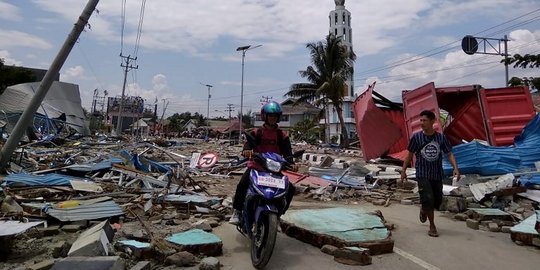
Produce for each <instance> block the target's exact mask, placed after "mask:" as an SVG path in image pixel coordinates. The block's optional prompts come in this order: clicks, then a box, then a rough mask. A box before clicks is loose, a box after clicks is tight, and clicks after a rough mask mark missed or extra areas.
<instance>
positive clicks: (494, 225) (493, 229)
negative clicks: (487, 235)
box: [488, 222, 501, 232]
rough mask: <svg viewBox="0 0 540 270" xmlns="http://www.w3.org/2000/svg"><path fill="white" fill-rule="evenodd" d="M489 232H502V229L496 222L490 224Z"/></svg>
mask: <svg viewBox="0 0 540 270" xmlns="http://www.w3.org/2000/svg"><path fill="white" fill-rule="evenodd" d="M488 228H489V231H491V232H500V231H501V228H500V227H499V224H497V223H495V222H491V223H489V224H488Z"/></svg>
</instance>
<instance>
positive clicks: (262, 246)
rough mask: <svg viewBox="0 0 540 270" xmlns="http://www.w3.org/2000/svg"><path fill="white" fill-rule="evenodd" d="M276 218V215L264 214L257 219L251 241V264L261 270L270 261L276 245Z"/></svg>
mask: <svg viewBox="0 0 540 270" xmlns="http://www.w3.org/2000/svg"><path fill="white" fill-rule="evenodd" d="M277 227H278V217H277V214H276V213H271V212H265V213H263V214H262V216H261V217H260V218H259V222H258V223H257V225H256V228H255V232H254V234H253V237H252V239H251V263H252V264H253V266H254V267H255V268H257V269H262V268H264V267H265V266H266V264H268V261H270V257H272V252H273V251H274V245H275V243H276V235H277Z"/></svg>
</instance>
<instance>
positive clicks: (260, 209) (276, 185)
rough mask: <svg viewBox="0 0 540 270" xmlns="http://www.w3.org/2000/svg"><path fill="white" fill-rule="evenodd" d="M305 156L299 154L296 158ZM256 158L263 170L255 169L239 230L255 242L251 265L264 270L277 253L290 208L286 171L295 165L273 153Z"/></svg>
mask: <svg viewBox="0 0 540 270" xmlns="http://www.w3.org/2000/svg"><path fill="white" fill-rule="evenodd" d="M248 141H249V137H248ZM302 153H303V151H301V152H297V153H295V154H294V155H293V157H298V156H301V155H302ZM252 158H253V161H255V162H256V163H257V164H259V165H260V167H262V168H263V170H256V169H252V170H251V173H250V185H249V188H248V192H247V196H246V200H245V203H244V208H243V211H242V216H241V217H240V223H239V225H238V226H237V227H236V228H237V229H238V231H240V233H242V234H243V235H244V236H247V237H248V238H249V239H250V240H251V263H252V264H253V266H254V267H255V268H257V269H262V268H264V267H265V266H266V264H267V263H268V261H269V260H270V257H271V256H272V252H273V251H274V245H275V243H276V235H277V231H278V225H279V216H281V215H282V214H283V212H284V210H285V209H286V206H287V201H286V196H285V195H286V194H287V189H288V188H289V185H290V184H289V179H288V177H287V176H285V175H283V174H282V170H284V169H286V168H287V167H288V166H289V165H291V164H290V163H289V162H287V160H285V158H283V157H282V156H281V155H279V154H277V153H271V152H268V153H254V154H253V156H252Z"/></svg>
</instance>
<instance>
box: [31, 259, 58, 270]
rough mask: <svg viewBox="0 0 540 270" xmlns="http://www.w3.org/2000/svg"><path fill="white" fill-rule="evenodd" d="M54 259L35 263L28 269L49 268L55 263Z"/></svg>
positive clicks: (46, 269) (45, 269) (43, 269)
mask: <svg viewBox="0 0 540 270" xmlns="http://www.w3.org/2000/svg"><path fill="white" fill-rule="evenodd" d="M54 263H55V261H54V260H45V261H42V262H39V263H36V264H33V265H30V266H28V268H27V269H28V270H49V269H51V267H52V266H53V265H54Z"/></svg>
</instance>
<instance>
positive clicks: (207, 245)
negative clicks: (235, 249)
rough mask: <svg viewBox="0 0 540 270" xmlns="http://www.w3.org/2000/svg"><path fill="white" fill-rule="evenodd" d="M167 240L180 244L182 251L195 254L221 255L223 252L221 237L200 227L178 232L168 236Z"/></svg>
mask: <svg viewBox="0 0 540 270" xmlns="http://www.w3.org/2000/svg"><path fill="white" fill-rule="evenodd" d="M166 240H167V241H169V242H171V243H173V244H175V245H177V246H179V247H180V249H181V250H182V251H187V252H189V253H193V254H204V255H207V256H219V255H221V253H222V252H223V250H222V249H223V242H222V241H221V238H219V237H218V236H216V235H215V234H213V233H208V232H205V231H203V230H200V229H193V230H189V231H186V232H181V233H176V234H173V235H171V236H169V237H167V238H166Z"/></svg>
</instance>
